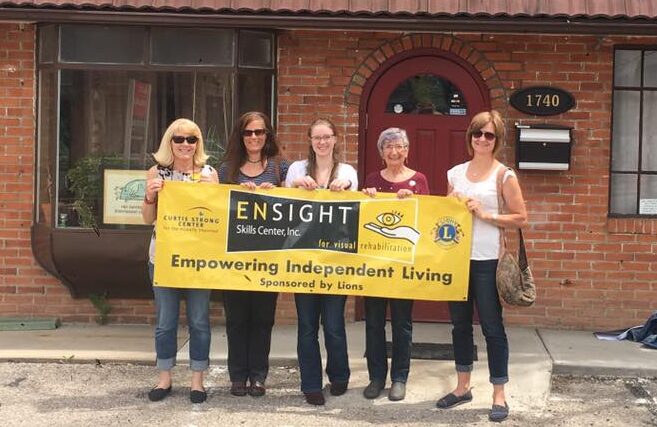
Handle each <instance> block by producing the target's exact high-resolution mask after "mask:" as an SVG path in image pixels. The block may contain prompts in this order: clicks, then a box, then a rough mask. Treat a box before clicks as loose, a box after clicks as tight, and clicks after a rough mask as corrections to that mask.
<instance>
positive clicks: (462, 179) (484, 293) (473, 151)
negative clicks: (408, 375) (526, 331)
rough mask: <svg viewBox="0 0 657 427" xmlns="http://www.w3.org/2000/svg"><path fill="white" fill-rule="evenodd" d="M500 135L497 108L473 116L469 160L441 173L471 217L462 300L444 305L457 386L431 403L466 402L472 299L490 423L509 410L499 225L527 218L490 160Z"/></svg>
mask: <svg viewBox="0 0 657 427" xmlns="http://www.w3.org/2000/svg"><path fill="white" fill-rule="evenodd" d="M504 137H505V128H504V121H503V120H502V117H501V116H500V114H499V113H498V112H497V111H494V110H493V111H490V112H488V111H485V112H482V113H479V114H477V115H476V116H474V117H473V119H472V121H471V123H470V126H469V127H468V130H467V133H466V143H467V148H468V152H469V153H470V155H472V160H470V161H468V162H466V163H462V164H460V165H457V166H454V167H453V168H452V169H450V170H449V171H448V172H447V180H448V182H449V187H448V188H449V190H448V193H449V194H450V195H453V196H457V197H459V198H462V199H464V200H465V201H466V205H467V208H468V209H469V210H470V212H471V213H472V215H473V216H474V218H473V230H472V251H471V256H470V284H469V291H468V300H467V301H464V302H450V303H449V310H450V315H451V318H452V324H453V326H454V328H453V330H452V340H453V343H454V358H455V362H456V373H457V385H456V388H455V389H454V390H453V391H452V392H451V393H449V394H447V395H445V396H444V397H442V398H441V399H440V400H438V402H437V403H436V405H437V406H438V407H439V408H442V409H447V408H451V407H453V406H456V405H459V404H461V403H466V402H469V401H471V400H472V393H471V391H470V374H471V371H472V360H473V357H472V352H473V346H474V344H473V336H472V314H473V307H474V305H475V304H474V303H476V306H477V312H478V314H479V322H480V324H481V329H482V331H483V334H484V336H485V338H486V350H487V353H488V370H489V373H490V382H491V383H492V384H493V406H492V408H491V411H490V413H489V419H490V420H491V421H502V420H504V419H505V418H506V417H507V416H508V414H509V406H508V405H507V403H506V397H505V395H504V384H506V383H507V382H508V380H509V379H508V363H509V344H508V341H507V337H506V333H505V330H504V323H503V320H502V305H501V304H500V300H499V296H498V293H497V286H496V283H495V272H496V268H497V260H498V256H499V249H500V228H519V227H523V226H524V225H525V224H526V222H527V212H526V209H525V202H524V200H523V197H522V192H521V190H520V185H519V184H518V179H517V177H516V175H515V173H514V172H513V171H512V170H510V169H506V166H504V165H503V164H502V163H500V162H499V161H497V160H496V159H495V155H496V154H497V152H498V151H499V149H500V148H501V146H502V143H503V142H504ZM500 168H505V169H506V170H505V172H504V175H503V178H502V196H503V199H504V203H505V206H506V212H505V213H504V214H498V202H497V186H496V183H497V176H498V172H499V171H500Z"/></svg>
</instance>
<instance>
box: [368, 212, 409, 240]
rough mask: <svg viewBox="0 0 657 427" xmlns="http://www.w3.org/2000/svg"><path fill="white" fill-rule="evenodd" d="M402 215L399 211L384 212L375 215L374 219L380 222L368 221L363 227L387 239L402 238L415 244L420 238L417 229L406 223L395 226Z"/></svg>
mask: <svg viewBox="0 0 657 427" xmlns="http://www.w3.org/2000/svg"><path fill="white" fill-rule="evenodd" d="M402 217H403V215H402V214H400V213H399V212H395V211H393V212H384V213H382V214H379V215H377V217H376V220H377V221H379V222H380V224H377V223H375V222H368V223H367V224H365V225H364V226H363V227H365V228H366V229H367V230H370V231H373V232H374V233H377V234H380V235H382V236H383V237H387V238H388V239H403V240H408V241H409V242H411V243H412V244H414V245H415V244H417V241H418V240H419V239H420V232H419V231H417V230H416V229H414V228H412V227H409V226H407V225H400V226H396V225H397V224H399V223H400V222H401V220H402ZM381 224H383V225H381ZM395 226H396V227H395ZM393 227H394V228H393Z"/></svg>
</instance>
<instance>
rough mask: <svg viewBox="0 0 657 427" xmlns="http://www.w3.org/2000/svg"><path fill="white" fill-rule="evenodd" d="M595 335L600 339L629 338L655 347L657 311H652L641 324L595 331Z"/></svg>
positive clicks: (656, 343) (656, 346)
mask: <svg viewBox="0 0 657 427" xmlns="http://www.w3.org/2000/svg"><path fill="white" fill-rule="evenodd" d="M595 336H596V337H597V338H598V339H601V340H631V341H637V342H640V343H643V345H645V346H647V347H650V348H654V349H657V311H656V312H654V313H653V314H652V315H651V316H650V317H649V318H648V321H647V322H646V323H645V324H644V325H643V326H635V327H633V328H630V329H627V330H623V329H620V330H617V331H609V332H596V333H595Z"/></svg>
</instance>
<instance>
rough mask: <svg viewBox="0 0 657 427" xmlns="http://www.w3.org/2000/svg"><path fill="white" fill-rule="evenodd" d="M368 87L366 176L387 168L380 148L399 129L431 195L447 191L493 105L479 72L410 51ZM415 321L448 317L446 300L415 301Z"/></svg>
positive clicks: (440, 55)
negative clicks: (475, 122) (481, 115)
mask: <svg viewBox="0 0 657 427" xmlns="http://www.w3.org/2000/svg"><path fill="white" fill-rule="evenodd" d="M386 65H388V66H386ZM364 89H365V90H364V93H363V98H362V99H363V101H364V102H363V103H362V104H361V123H360V124H361V128H360V129H361V132H360V140H359V147H360V148H359V159H360V160H359V172H360V173H361V177H362V180H364V179H365V176H367V174H369V173H371V172H374V171H379V170H381V169H382V163H381V156H380V155H379V152H378V149H377V146H376V142H377V139H378V136H379V134H380V133H381V131H383V130H385V129H387V128H389V127H398V128H402V129H404V130H406V132H407V133H408V137H409V140H410V149H409V154H408V166H409V167H410V168H412V169H415V170H417V171H420V172H422V173H423V174H425V175H426V176H427V179H428V181H429V189H430V191H431V194H435V195H445V194H446V192H447V170H448V169H449V168H450V167H452V166H454V165H456V164H458V163H461V162H463V161H465V160H466V159H467V158H468V154H467V150H466V146H465V141H464V139H465V132H466V130H467V127H468V124H469V123H470V120H471V119H472V117H473V116H474V115H475V114H476V113H478V112H480V111H483V110H486V109H489V108H490V107H489V106H490V102H489V99H488V93H487V90H486V88H485V85H484V83H483V81H482V80H481V77H480V76H479V74H478V73H477V72H476V70H475V69H474V68H473V67H472V66H471V65H469V64H468V63H466V62H464V61H463V60H461V59H460V58H458V57H455V56H453V55H452V54H449V53H447V52H443V51H438V50H433V49H423V50H418V51H410V52H405V53H404V54H400V55H399V56H398V57H397V58H392V59H391V60H389V61H388V62H387V63H385V64H383V65H382V67H381V71H379V72H378V73H377V74H374V75H373V76H372V77H371V78H370V79H369V80H368V82H367V84H366V85H365V88H364ZM361 313H362V311H361ZM413 319H414V320H418V321H434V322H436V321H449V312H448V309H447V304H446V303H438V302H429V301H416V302H415V304H414V308H413Z"/></svg>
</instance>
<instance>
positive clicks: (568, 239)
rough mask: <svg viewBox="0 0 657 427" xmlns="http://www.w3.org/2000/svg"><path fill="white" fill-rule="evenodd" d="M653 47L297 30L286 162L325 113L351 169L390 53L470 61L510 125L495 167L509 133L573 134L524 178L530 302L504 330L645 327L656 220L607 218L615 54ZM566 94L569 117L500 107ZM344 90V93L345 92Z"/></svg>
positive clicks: (285, 67) (285, 53) (287, 85)
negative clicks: (518, 96) (526, 97)
mask: <svg viewBox="0 0 657 427" xmlns="http://www.w3.org/2000/svg"><path fill="white" fill-rule="evenodd" d="M635 43H640V44H648V43H653V44H655V43H657V39H656V38H654V37H652V38H629V37H616V38H611V37H604V38H601V37H594V36H589V37H585V36H541V35H536V36H528V35H522V36H513V35H485V34H483V35H480V34H463V35H456V36H443V35H440V34H422V35H419V34H415V35H400V34H385V33H363V32H332V33H331V34H330V37H329V36H327V33H325V32H310V31H294V32H284V33H283V34H282V35H281V36H280V38H279V64H280V68H279V87H278V89H279V109H278V111H279V123H280V131H281V132H280V133H281V139H282V140H283V141H284V142H285V143H286V148H287V153H288V155H289V157H290V158H291V159H297V158H302V157H303V156H304V155H305V151H306V145H305V144H306V142H305V141H306V138H305V132H306V126H307V124H308V123H310V122H311V121H312V120H313V119H314V118H315V117H316V116H317V115H328V116H329V117H331V118H332V119H333V120H334V121H335V122H336V125H338V128H339V129H340V131H341V132H342V134H343V135H345V138H344V140H343V141H344V142H345V143H346V152H347V156H346V160H347V161H348V162H351V163H352V164H354V165H355V164H357V143H358V138H357V132H358V104H359V102H360V96H361V94H362V89H363V86H364V84H365V81H366V79H367V77H369V76H370V75H371V74H372V73H373V72H375V71H376V70H377V69H378V68H379V66H380V64H382V63H383V62H384V61H386V60H387V59H389V58H390V57H392V56H393V55H395V54H398V53H400V52H403V51H407V50H411V49H414V48H426V47H434V48H435V47H439V48H441V49H444V50H448V51H450V52H452V53H454V54H456V55H458V56H460V57H461V58H463V59H465V60H467V61H468V62H469V63H470V64H472V65H473V66H474V68H475V69H477V70H478V71H479V72H480V74H481V76H482V77H483V78H484V80H485V81H486V84H487V86H488V89H489V91H490V92H489V93H490V97H491V100H492V104H493V108H495V109H497V110H499V111H501V112H502V113H503V115H504V116H505V117H506V120H507V127H508V132H509V135H510V137H509V141H511V142H510V143H507V146H506V148H505V149H504V150H503V152H502V156H501V158H502V160H503V161H506V162H507V163H509V164H513V162H514V154H513V152H514V150H513V146H514V145H513V138H514V137H515V131H514V128H513V124H514V123H515V122H518V121H521V122H522V123H523V124H536V123H552V124H563V125H568V126H573V127H574V141H575V143H574V145H573V153H572V159H571V163H572V168H571V170H570V171H567V172H538V171H532V172H526V171H523V172H522V173H521V174H520V180H521V184H522V187H523V190H524V195H525V199H526V201H527V207H528V211H529V221H530V226H529V228H528V230H527V232H526V239H527V240H528V245H529V246H528V251H529V256H530V257H531V260H532V267H533V270H534V274H535V276H536V279H537V283H538V287H539V292H538V303H537V304H536V305H535V306H534V307H532V308H528V309H527V308H523V309H508V310H507V312H506V317H507V319H508V321H509V322H510V323H513V324H519V325H528V326H548V327H559V328H584V329H604V328H620V327H624V326H628V325H635V324H642V323H643V322H644V321H645V320H646V319H647V317H648V315H649V314H650V313H651V312H652V311H653V310H654V309H655V301H657V279H656V277H657V274H656V272H657V263H656V262H655V261H656V260H657V256H656V255H655V253H657V243H655V241H656V239H655V234H657V220H627V219H608V218H607V211H608V208H607V204H608V180H609V155H610V127H611V90H612V71H613V69H612V67H613V65H612V64H613V61H612V59H613V58H612V56H613V46H614V45H615V44H635ZM546 83H547V84H551V85H554V86H557V87H560V88H563V89H565V90H568V91H570V92H571V93H572V94H573V95H574V96H575V98H576V100H577V106H576V108H574V109H572V110H571V111H569V112H567V113H565V114H562V115H559V116H552V117H548V118H546V119H535V118H533V117H531V116H526V115H524V114H523V113H520V112H518V111H516V110H514V109H513V108H511V107H509V106H508V102H507V99H508V97H509V96H510V94H511V93H512V92H513V91H514V90H516V89H518V88H521V87H527V86H533V85H544V84H546ZM345 85H346V86H345Z"/></svg>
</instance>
